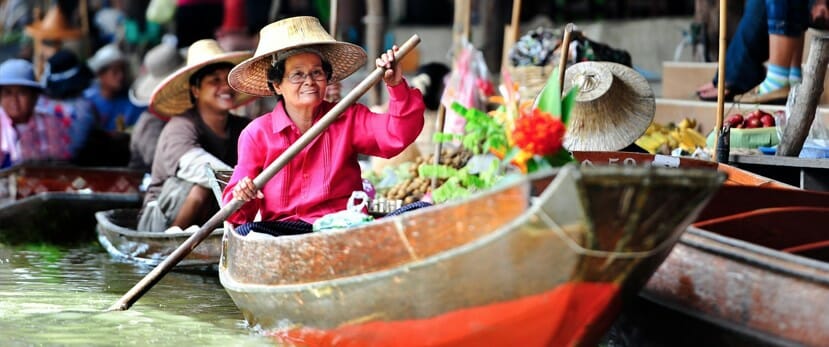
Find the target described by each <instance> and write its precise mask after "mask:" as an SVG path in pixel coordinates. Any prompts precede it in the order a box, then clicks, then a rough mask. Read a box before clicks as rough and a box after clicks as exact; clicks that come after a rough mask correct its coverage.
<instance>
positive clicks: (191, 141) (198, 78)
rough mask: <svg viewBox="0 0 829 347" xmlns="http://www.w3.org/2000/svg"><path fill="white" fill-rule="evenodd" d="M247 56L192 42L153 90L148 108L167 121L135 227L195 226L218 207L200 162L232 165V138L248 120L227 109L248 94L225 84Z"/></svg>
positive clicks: (212, 42)
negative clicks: (176, 66) (182, 61)
mask: <svg viewBox="0 0 829 347" xmlns="http://www.w3.org/2000/svg"><path fill="white" fill-rule="evenodd" d="M250 56H251V53H250V52H245V51H240V52H225V51H224V50H222V49H221V48H220V47H219V44H218V42H216V40H212V39H204V40H199V41H196V42H194V43H193V44H192V45H190V47H189V48H188V50H187V63H186V64H185V65H184V66H183V67H181V68H180V69H178V70H176V71H175V72H174V73H173V74H172V75H170V76H168V77H167V78H166V79H164V81H162V82H161V84H160V85H159V86H158V87H157V88H156V89H155V90H154V91H153V93H152V96H151V97H150V109H151V110H152V112H154V113H156V114H158V115H160V116H162V117H170V120H169V121H168V122H167V125H165V126H164V129H163V130H162V131H161V136H160V138H159V141H158V145H157V147H156V151H155V157H154V158H153V165H152V170H151V179H150V185H149V187H148V188H147V194H146V196H145V198H144V207H143V209H142V212H141V216H140V218H139V222H138V230H143V231H164V230H166V229H167V228H169V227H173V226H175V227H181V228H187V227H189V226H191V225H200V224H203V223H204V222H205V221H206V220H207V218H208V217H210V216H211V215H212V214H213V213H214V212H215V211H217V210H218V206H217V203H216V199H215V198H214V197H213V195H212V191H211V190H210V186H209V180H208V175H207V171H206V168H205V165H210V166H211V167H212V168H213V169H223V170H229V169H231V168H232V167H233V165H236V155H237V152H236V144H237V140H238V138H239V134H240V133H241V132H242V129H244V127H245V126H246V125H247V124H248V123H249V122H250V121H249V120H248V119H245V118H241V117H238V116H235V115H232V114H231V113H230V110H231V109H234V108H236V107H238V106H240V105H242V104H243V103H245V102H246V101H248V100H250V99H251V96H249V95H244V94H241V93H237V92H236V91H235V90H233V88H230V86H229V85H228V83H227V76H228V73H229V72H230V69H231V68H232V67H233V66H234V65H236V64H238V63H239V62H241V61H243V60H245V59H247V58H249V57H250Z"/></svg>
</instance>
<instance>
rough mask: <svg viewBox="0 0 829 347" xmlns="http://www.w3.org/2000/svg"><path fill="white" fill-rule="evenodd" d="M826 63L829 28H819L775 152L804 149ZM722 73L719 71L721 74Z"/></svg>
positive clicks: (786, 153) (792, 153)
mask: <svg viewBox="0 0 829 347" xmlns="http://www.w3.org/2000/svg"><path fill="white" fill-rule="evenodd" d="M827 63H829V31H819V32H817V33H816V34H815V36H814V37H812V47H811V48H810V49H809V58H808V59H807V60H806V69H804V70H803V83H802V84H801V85H800V87H798V89H797V94H795V98H796V101H797V102H795V103H794V107H793V108H792V110H791V112H792V114H791V115H790V116H789V119H788V120H787V121H786V128H785V129H784V130H783V138H781V139H780V146H778V148H777V155H778V156H787V157H796V156H798V155H799V154H800V150H802V149H803V142H804V141H806V136H807V135H809V129H810V128H811V127H812V122H813V121H814V120H815V111H817V104H818V101H819V100H820V96H821V94H823V81H824V79H825V78H826V64H827ZM721 76H722V75H721Z"/></svg>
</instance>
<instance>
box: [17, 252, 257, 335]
mask: <svg viewBox="0 0 829 347" xmlns="http://www.w3.org/2000/svg"><path fill="white" fill-rule="evenodd" d="M149 270H150V269H149V268H141V267H135V266H132V265H129V264H121V263H118V262H115V261H113V260H112V259H110V257H109V255H108V254H106V253H105V252H104V251H103V250H102V249H101V248H100V247H99V246H97V245H94V244H92V245H88V246H82V247H77V248H69V249H66V248H60V247H57V246H50V245H29V246H19V247H17V246H15V247H9V246H2V245H0V336H3V340H4V345H18V344H20V345H41V344H43V345H106V346H112V345H123V344H129V345H152V344H159V345H165V346H170V345H176V344H182V345H185V344H186V345H214V346H218V345H222V346H226V345H234V346H263V345H265V346H267V345H273V342H272V341H270V340H268V339H267V338H264V337H262V336H259V335H258V334H257V333H255V332H253V331H252V330H250V329H248V328H247V327H246V325H245V322H244V320H243V318H242V315H241V313H239V310H238V309H237V308H236V306H235V305H233V302H232V301H231V300H230V297H228V296H227V294H226V292H225V291H224V289H223V288H222V286H221V284H219V280H218V275H217V274H216V273H215V272H207V273H178V272H173V273H170V274H168V275H167V276H165V277H164V279H162V280H161V282H159V283H158V284H157V285H156V286H155V287H154V288H153V289H152V290H151V291H150V292H148V293H147V294H145V295H144V297H143V298H141V300H139V301H138V302H137V303H136V305H135V306H133V308H132V309H130V310H129V311H124V312H103V310H105V309H106V308H107V307H109V306H110V305H112V303H113V302H115V301H116V300H117V299H118V298H119V297H120V296H121V295H123V294H124V293H125V292H126V291H127V290H129V289H130V288H131V287H132V286H133V285H134V284H135V283H136V282H137V281H138V280H140V279H141V278H142V277H143V276H144V275H145V274H146V273H147V272H148V271H149Z"/></svg>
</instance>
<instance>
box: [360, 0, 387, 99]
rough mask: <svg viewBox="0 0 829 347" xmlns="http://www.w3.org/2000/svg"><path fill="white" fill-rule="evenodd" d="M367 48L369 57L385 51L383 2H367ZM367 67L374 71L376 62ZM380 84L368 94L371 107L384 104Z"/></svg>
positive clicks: (370, 62)
mask: <svg viewBox="0 0 829 347" xmlns="http://www.w3.org/2000/svg"><path fill="white" fill-rule="evenodd" d="M366 12H367V14H366V17H365V19H364V21H365V23H366V47H367V48H368V56H370V57H372V56H377V55H380V54H381V53H382V50H383V1H382V0H366ZM366 67H367V68H368V70H369V71H371V70H374V67H375V62H374V60H373V59H368V60H367V61H366ZM380 88H381V86H380V84H377V85H375V86H374V87H373V88H371V92H369V94H368V100H369V105H371V106H375V105H380V104H381V103H382V99H383V98H382V89H380Z"/></svg>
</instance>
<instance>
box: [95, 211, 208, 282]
mask: <svg viewBox="0 0 829 347" xmlns="http://www.w3.org/2000/svg"><path fill="white" fill-rule="evenodd" d="M138 212H139V210H138V209H135V208H133V209H115V210H106V211H99V212H96V213H95V219H96V220H97V222H98V224H97V226H96V231H97V233H98V241H99V242H100V243H101V246H103V247H104V248H105V249H106V250H107V252H109V254H111V255H112V256H114V257H116V258H118V259H123V260H126V261H128V262H133V263H139V264H147V265H157V264H159V263H161V261H163V260H164V259H165V258H167V256H169V255H170V254H171V253H173V251H175V250H176V248H178V247H179V246H180V245H181V244H182V243H183V242H184V241H185V240H187V238H189V237H190V236H191V235H193V233H191V232H187V231H177V232H148V231H137V230H135V229H136V226H137V224H138V223H137V220H138ZM223 232H224V231H223V230H222V229H216V230H215V231H213V232H212V233H211V234H210V235H209V236H208V237H207V238H206V239H204V240H203V241H202V242H201V243H199V245H198V246H197V247H196V248H195V249H193V250H192V251H190V253H189V254H188V255H187V257H185V258H184V259H183V260H181V261H180V262H179V263H178V264H176V266H177V267H202V266H210V265H214V264H217V263H218V262H219V258H220V256H221V249H222V234H223Z"/></svg>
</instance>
